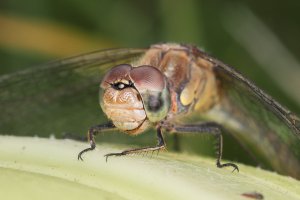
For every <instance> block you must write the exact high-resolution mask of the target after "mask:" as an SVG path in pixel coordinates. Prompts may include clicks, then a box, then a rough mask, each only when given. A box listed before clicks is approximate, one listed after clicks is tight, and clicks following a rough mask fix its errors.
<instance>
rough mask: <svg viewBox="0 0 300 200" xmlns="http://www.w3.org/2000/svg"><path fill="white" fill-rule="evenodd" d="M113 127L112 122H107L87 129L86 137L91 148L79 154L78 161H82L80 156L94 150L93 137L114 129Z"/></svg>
mask: <svg viewBox="0 0 300 200" xmlns="http://www.w3.org/2000/svg"><path fill="white" fill-rule="evenodd" d="M115 128H116V127H115V125H114V124H113V123H112V122H109V123H107V124H100V125H97V126H93V127H91V128H90V129H89V131H88V134H87V137H88V141H89V142H90V145H91V147H89V148H86V149H84V150H82V151H80V152H79V154H78V157H77V158H78V160H82V161H83V159H82V154H84V153H86V152H87V151H92V150H94V149H95V148H96V143H95V136H96V135H97V134H98V133H100V132H106V131H110V130H113V129H115Z"/></svg>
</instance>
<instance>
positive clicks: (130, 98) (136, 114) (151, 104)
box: [100, 64, 170, 134]
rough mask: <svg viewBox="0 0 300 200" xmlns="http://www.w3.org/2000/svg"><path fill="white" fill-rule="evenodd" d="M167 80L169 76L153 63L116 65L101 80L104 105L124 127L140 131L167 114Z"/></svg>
mask: <svg viewBox="0 0 300 200" xmlns="http://www.w3.org/2000/svg"><path fill="white" fill-rule="evenodd" d="M166 83H167V82H166V77H165V76H164V75H163V74H162V73H161V72H160V71H159V70H157V69H156V68H154V67H152V66H146V65H144V66H138V67H134V68H133V67H132V66H131V65H128V64H122V65H118V66H115V67H114V68H112V69H111V70H110V71H109V72H107V74H106V75H105V77H104V78H103V80H102V83H101V91H100V105H101V108H102V110H103V111H104V113H105V114H106V115H107V117H108V118H109V119H111V121H112V122H113V124H114V125H115V126H116V127H117V128H119V129H120V130H121V131H125V132H127V133H130V134H138V133H141V132H143V131H144V130H145V129H146V128H147V127H148V125H149V122H158V121H160V120H162V119H163V118H165V117H166V115H167V113H168V110H169V106H170V99H169V91H168V88H167V84H166Z"/></svg>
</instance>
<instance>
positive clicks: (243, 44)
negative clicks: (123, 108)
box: [0, 0, 300, 163]
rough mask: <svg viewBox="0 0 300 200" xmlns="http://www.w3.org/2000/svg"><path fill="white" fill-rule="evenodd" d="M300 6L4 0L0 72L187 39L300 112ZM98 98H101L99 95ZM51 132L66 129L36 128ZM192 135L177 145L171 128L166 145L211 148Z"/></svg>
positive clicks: (115, 139)
mask: <svg viewBox="0 0 300 200" xmlns="http://www.w3.org/2000/svg"><path fill="white" fill-rule="evenodd" d="M299 10H300V2H299V1H295V0H287V1H284V2H279V1H278V2H275V1H258V0H256V1H254V0H241V1H237V0H226V1H221V0H199V1H196V0H186V1H171V0H162V1H158V0H152V1H137V0H132V1H124V0H115V1H104V0H90V1H81V0H64V1H59V0H27V1H26V2H25V1H20V0H2V1H1V2H0V74H6V73H13V72H16V71H18V70H22V69H24V68H27V67H32V66H35V65H40V64H42V63H46V62H49V61H51V60H54V59H60V58H64V57H69V56H73V55H76V54H80V53H86V52H89V51H94V50H98V49H105V48H112V47H147V46H149V45H151V44H154V43H159V42H176V43H191V44H195V45H197V46H198V47H201V48H203V49H205V50H206V51H207V52H208V53H210V54H212V55H213V56H215V57H217V58H218V59H220V60H222V61H224V62H225V63H227V64H230V65H232V66H234V67H235V68H236V69H238V70H239V71H240V72H242V73H243V74H244V75H246V76H247V77H249V78H250V79H251V80H253V81H254V82H255V83H256V84H257V85H258V86H259V87H261V88H262V89H263V90H265V91H266V92H267V93H269V94H271V96H273V97H274V98H275V99H276V100H278V101H279V102H281V103H282V104H283V105H286V106H287V107H288V108H289V109H290V110H292V111H293V112H295V113H300V89H299V87H300V64H299V59H298V58H299V56H300V45H299V35H300V26H299V24H300V12H299ZM95 98H97V94H95ZM95 104H97V106H98V103H97V101H95ZM81 109H84V108H81ZM95 112H99V113H100V111H99V110H96V111H95ZM62 114H63V113H62ZM99 115H100V114H99ZM95 116H96V114H95ZM66 117H68V116H66ZM97 117H98V116H97ZM95 120H96V118H93V120H89V119H85V120H83V121H82V124H80V125H78V124H77V126H78V127H76V126H74V127H75V128H74V130H68V126H66V129H67V130H66V132H71V133H75V134H81V135H84V133H85V132H84V131H83V130H87V128H88V126H89V125H94V124H95V123H97V122H96V121H95ZM89 121H90V122H89ZM88 124H89V125H88ZM61 126H64V124H63V122H62V124H61ZM50 129H51V127H50ZM51 133H54V134H55V135H56V136H58V137H60V136H61V135H62V134H63V133H61V132H59V133H56V132H51V131H48V132H47V131H46V132H44V131H42V132H40V133H39V134H38V135H39V136H49V135H50V134H51ZM16 134H18V133H16ZM24 134H25V135H29V134H27V133H24ZM33 134H36V133H33ZM195 137H198V136H193V137H192V138H182V137H180V138H179V147H178V146H176V145H175V143H176V142H177V139H178V138H177V139H176V137H172V136H171V137H168V138H167V144H168V146H169V147H170V149H175V148H180V149H183V150H185V151H189V152H201V154H206V155H214V151H212V149H213V148H212V147H211V146H212V142H211V141H210V139H209V137H208V138H204V139H203V138H202V137H201V138H202V139H201V138H200V137H199V139H197V140H195ZM99 138H100V137H99ZM101 138H102V139H99V141H100V140H101V141H104V142H112V143H122V144H125V143H128V144H135V145H146V144H154V142H155V136H154V134H145V135H143V136H139V137H134V138H130V137H127V136H126V135H124V134H109V135H105V136H102V137H101ZM207 141H210V142H207ZM174 146H176V147H174ZM202 147H203V148H202ZM224 148H225V150H224V152H225V157H226V158H229V159H233V160H239V161H241V160H242V161H244V162H246V163H251V162H252V161H251V159H248V158H247V157H246V158H245V157H244V156H242V155H244V154H243V153H245V152H241V151H240V149H241V147H240V146H237V145H235V143H234V141H233V140H230V139H227V140H225V145H224ZM203 149H205V150H203ZM207 149H208V150H207ZM252 163H253V162H252Z"/></svg>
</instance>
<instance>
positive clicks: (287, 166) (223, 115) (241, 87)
mask: <svg viewBox="0 0 300 200" xmlns="http://www.w3.org/2000/svg"><path fill="white" fill-rule="evenodd" d="M197 55H198V57H200V58H202V59H205V60H207V61H209V62H211V63H213V64H214V66H215V73H216V76H217V79H218V81H219V82H220V89H221V93H222V97H223V98H222V100H221V102H220V105H219V106H218V107H217V108H215V109H213V110H212V111H211V112H210V118H212V119H214V120H215V121H219V123H222V124H224V126H225V127H226V128H227V129H229V130H230V133H232V134H233V136H234V137H235V138H237V139H238V140H239V141H240V143H241V144H242V145H244V146H245V147H246V148H247V149H248V150H250V151H251V152H252V153H253V154H254V155H255V157H256V158H257V160H259V161H260V162H261V163H263V164H264V165H265V166H267V167H271V168H273V169H275V170H276V171H278V172H280V173H283V174H289V175H291V176H294V177H297V178H300V121H299V118H297V116H296V115H295V114H293V113H291V112H290V111H289V110H287V109H286V108H284V107H283V106H281V105H280V104H279V103H278V102H276V101H275V100H274V99H272V98H271V97H270V96H269V95H267V94H266V93H265V92H263V91H262V90H261V89H259V88H258V87H257V86H255V85H254V84H253V83H252V82H251V81H249V80H248V79H246V78H245V77H244V76H242V75H241V74H240V73H238V72H237V71H236V70H234V69H233V68H231V67H229V66H228V65H225V64H224V63H222V62H220V61H218V60H217V59H215V58H212V57H210V56H208V55H207V54H205V53H204V52H202V51H200V50H199V49H197Z"/></svg>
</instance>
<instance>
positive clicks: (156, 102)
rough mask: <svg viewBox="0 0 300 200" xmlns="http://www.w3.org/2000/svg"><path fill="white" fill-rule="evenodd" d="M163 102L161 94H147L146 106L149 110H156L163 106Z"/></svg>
mask: <svg viewBox="0 0 300 200" xmlns="http://www.w3.org/2000/svg"><path fill="white" fill-rule="evenodd" d="M163 104H164V102H163V101H162V99H161V95H158V96H152V95H150V96H149V103H148V108H149V110H150V111H153V112H155V111H158V110H160V109H161V107H162V106H163Z"/></svg>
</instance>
